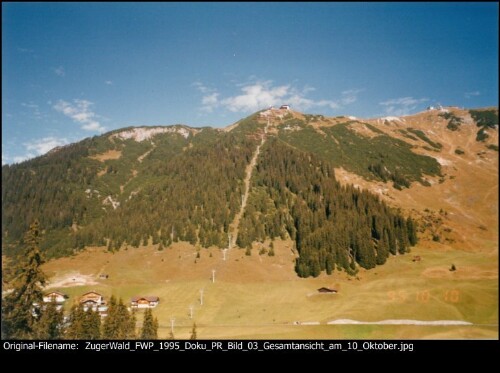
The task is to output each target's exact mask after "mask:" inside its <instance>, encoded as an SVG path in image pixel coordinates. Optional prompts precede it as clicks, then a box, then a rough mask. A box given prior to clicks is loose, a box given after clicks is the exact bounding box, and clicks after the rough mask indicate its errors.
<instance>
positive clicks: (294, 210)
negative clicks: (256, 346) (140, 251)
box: [2, 115, 439, 277]
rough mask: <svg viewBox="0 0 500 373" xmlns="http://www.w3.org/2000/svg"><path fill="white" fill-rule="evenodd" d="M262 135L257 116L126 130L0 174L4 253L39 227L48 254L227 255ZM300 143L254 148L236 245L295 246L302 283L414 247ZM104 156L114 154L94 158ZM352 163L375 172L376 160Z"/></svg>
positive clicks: (370, 198) (400, 223)
mask: <svg viewBox="0 0 500 373" xmlns="http://www.w3.org/2000/svg"><path fill="white" fill-rule="evenodd" d="M343 128H344V127H343ZM345 128H348V127H345ZM146 129H147V128H146ZM263 129H264V124H263V123H260V122H259V121H258V120H257V115H252V116H250V117H248V118H246V119H243V120H241V121H240V122H239V124H238V126H237V127H236V128H234V129H233V130H232V131H222V130H216V129H211V128H201V129H191V128H189V127H185V126H180V125H177V126H172V127H170V130H169V131H170V132H168V133H160V134H156V135H155V136H154V137H152V138H150V139H149V140H144V141H135V140H134V139H130V138H127V137H123V136H122V137H120V133H123V131H127V130H130V129H124V130H118V131H114V132H111V133H108V134H105V135H102V136H99V137H93V138H88V139H85V140H83V141H81V142H79V143H76V144H72V145H69V146H65V147H63V148H61V149H58V150H55V151H52V152H50V153H49V154H47V155H45V156H41V157H38V158H35V159H33V160H30V161H26V162H23V163H20V164H14V165H11V166H3V167H2V207H3V208H2V235H3V239H2V242H3V249H4V253H6V254H8V255H11V254H13V253H15V252H16V251H17V250H16V248H18V247H19V244H20V242H21V238H22V235H23V233H24V232H25V231H26V230H27V229H28V227H29V224H30V222H32V221H34V220H35V219H39V221H40V225H41V226H42V227H43V229H44V231H43V232H42V233H43V240H42V241H41V244H40V245H41V249H42V251H43V252H44V255H46V257H47V258H51V257H58V256H66V255H71V254H73V253H75V252H77V251H78V250H82V249H84V248H85V247H86V246H107V248H108V250H110V251H115V250H120V249H121V248H124V247H139V246H142V245H148V244H153V245H158V247H163V248H166V247H168V246H169V245H170V244H171V243H172V241H187V242H190V243H191V244H196V245H200V246H201V247H210V246H216V247H220V248H225V247H227V245H228V233H229V230H230V224H231V223H232V222H233V220H234V217H235V215H236V214H237V213H238V211H239V210H240V207H241V196H242V194H243V193H244V189H245V186H244V178H245V170H246V167H247V165H248V164H249V163H250V160H251V158H252V155H253V154H254V152H255V150H256V148H257V145H258V144H259V143H260V139H261V136H262V134H263ZM343 131H346V129H343ZM297 136H298V135H296V136H295V140H294V141H295V142H294V143H293V145H291V144H290V143H288V142H287V138H286V137H283V136H273V135H270V136H268V139H267V141H266V142H265V143H264V145H263V146H262V149H261V151H260V155H259V157H258V160H257V165H256V167H255V170H254V172H253V175H252V179H251V189H250V194H249V199H248V203H247V206H246V209H245V212H244V215H243V217H242V219H241V221H240V225H239V227H238V231H239V235H238V240H237V244H238V246H239V247H240V248H248V247H249V246H251V244H252V243H253V242H263V241H264V240H266V239H275V238H278V237H281V238H283V239H286V238H291V239H292V240H294V242H295V247H296V250H297V253H298V254H299V257H298V259H297V262H296V272H297V274H298V275H299V276H301V277H309V276H318V275H319V274H320V273H321V272H322V271H326V273H328V274H331V273H332V272H333V271H334V270H345V271H347V272H348V273H351V274H353V273H355V272H356V267H357V266H358V265H359V266H361V267H363V268H367V269H370V268H373V267H375V266H376V265H381V264H384V263H385V261H386V259H387V257H388V256H389V255H390V254H396V253H405V252H407V251H408V250H409V248H410V247H411V246H412V245H414V244H415V243H416V240H417V238H416V234H415V232H416V229H415V228H416V227H415V223H414V222H413V221H412V220H411V219H407V218H405V217H403V216H402V215H401V214H400V213H398V212H396V211H394V210H393V209H391V208H389V207H388V206H387V205H386V204H384V203H382V202H381V201H380V200H379V198H378V197H377V196H375V195H373V194H370V193H368V192H366V191H361V190H358V189H356V188H354V187H352V186H341V185H340V183H338V182H337V181H336V179H335V175H334V167H335V166H336V163H335V158H333V159H330V158H325V157H322V156H321V154H315V153H314V152H311V151H310V150H309V147H308V146H305V148H304V149H302V150H301V149H300V146H299V145H300V142H297V141H296V140H297V139H298V137H297ZM350 136H351V137H352V136H354V135H352V134H351V135H350ZM356 141H363V140H362V138H361V137H359V138H358V139H357V140H356ZM384 141H386V142H388V141H390V139H385V140H384ZM398 141H399V140H398ZM381 151H382V150H381ZM109 152H114V153H113V154H118V156H115V157H108V158H102V157H101V158H99V156H102V155H103V154H108V153H109ZM412 154H413V153H412ZM381 156H382V157H383V156H384V155H383V154H382V155H381ZM412 157H414V158H412V159H411V160H412V162H413V161H414V159H417V158H415V157H420V158H422V162H429V161H428V160H427V159H424V158H423V156H417V155H412ZM420 158H418V159H417V160H419V161H420ZM427 158H428V157H427ZM401 159H402V161H401V162H404V158H403V157H402V158H401ZM357 162H358V163H356V167H364V168H363V169H365V171H366V172H372V169H373V167H372V163H373V160H372V159H369V160H367V164H366V165H363V164H359V161H357ZM394 162H395V161H394ZM395 167H398V169H401V170H408V169H410V168H409V165H408V164H402V165H401V167H399V166H398V165H397V164H396V166H395ZM433 167H434V166H433ZM434 172H439V170H437V171H434ZM374 175H375V176H377V175H376V174H374ZM412 178H413V180H418V175H417V176H412ZM407 185H408V186H409V182H408V184H407Z"/></svg>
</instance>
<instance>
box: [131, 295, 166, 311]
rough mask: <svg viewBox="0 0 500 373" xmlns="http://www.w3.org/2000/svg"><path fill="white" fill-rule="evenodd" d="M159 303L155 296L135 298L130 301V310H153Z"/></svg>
mask: <svg viewBox="0 0 500 373" xmlns="http://www.w3.org/2000/svg"><path fill="white" fill-rule="evenodd" d="M158 303H160V298H159V297H157V296H145V297H143V296H137V297H132V298H131V299H130V306H131V307H132V308H154V307H156V306H157V305H158Z"/></svg>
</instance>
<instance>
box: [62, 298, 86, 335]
mask: <svg viewBox="0 0 500 373" xmlns="http://www.w3.org/2000/svg"><path fill="white" fill-rule="evenodd" d="M84 317H85V315H84V311H83V307H82V306H81V305H80V306H77V305H74V306H73V307H71V312H70V314H69V326H68V328H67V329H66V334H65V338H66V339H83V337H84V335H83V331H84V327H83V324H84Z"/></svg>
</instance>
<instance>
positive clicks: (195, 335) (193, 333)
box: [189, 323, 197, 340]
mask: <svg viewBox="0 0 500 373" xmlns="http://www.w3.org/2000/svg"><path fill="white" fill-rule="evenodd" d="M189 339H193V340H194V339H197V334H196V323H194V324H193V329H191V337H190V338H189Z"/></svg>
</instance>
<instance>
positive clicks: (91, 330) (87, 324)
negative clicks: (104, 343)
mask: <svg viewBox="0 0 500 373" xmlns="http://www.w3.org/2000/svg"><path fill="white" fill-rule="evenodd" d="M82 326H83V335H84V337H82V338H81V339H89V340H95V339H100V338H101V315H99V312H98V311H94V310H92V308H90V309H88V310H87V312H84V322H83V325H82Z"/></svg>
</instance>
